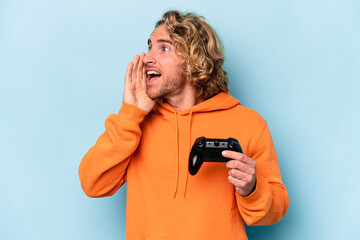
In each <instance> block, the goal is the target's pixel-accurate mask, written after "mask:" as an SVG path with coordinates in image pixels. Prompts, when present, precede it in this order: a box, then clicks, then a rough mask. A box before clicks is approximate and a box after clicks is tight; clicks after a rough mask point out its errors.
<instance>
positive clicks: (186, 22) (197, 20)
mask: <svg viewBox="0 0 360 240" xmlns="http://www.w3.org/2000/svg"><path fill="white" fill-rule="evenodd" d="M161 25H164V26H165V29H166V31H167V32H168V33H169V36H170V38H171V39H172V40H173V41H174V48H175V52H176V53H177V54H178V55H179V56H181V57H182V58H183V60H184V62H183V67H184V70H183V71H184V74H185V75H186V77H187V80H188V81H189V82H190V84H191V85H192V86H194V87H195V91H196V94H197V96H198V97H201V98H204V99H208V98H211V97H213V96H214V95H216V94H218V93H219V92H228V88H229V86H230V82H229V79H228V77H227V73H226V71H224V70H223V64H224V60H225V57H224V47H223V45H222V43H221V41H220V39H219V37H218V35H217V34H216V32H215V30H214V29H213V28H212V27H211V26H210V25H209V24H208V22H207V21H206V19H205V18H204V17H202V16H198V15H196V14H194V13H186V14H183V13H181V12H179V11H175V10H171V11H167V12H165V13H164V15H163V16H162V18H161V19H160V20H159V21H158V22H157V23H156V25H155V28H157V27H159V26H161Z"/></svg>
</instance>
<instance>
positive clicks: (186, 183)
mask: <svg viewBox="0 0 360 240" xmlns="http://www.w3.org/2000/svg"><path fill="white" fill-rule="evenodd" d="M191 117H192V111H190V114H189V156H190V152H191V147H192V146H191ZM188 167H189V166H188ZM188 178H189V171H187V173H186V182H185V188H184V198H186V191H187V186H188Z"/></svg>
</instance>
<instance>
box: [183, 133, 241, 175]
mask: <svg viewBox="0 0 360 240" xmlns="http://www.w3.org/2000/svg"><path fill="white" fill-rule="evenodd" d="M224 150H231V151H236V152H240V153H243V150H242V148H241V146H240V144H239V142H238V141H237V140H236V139H235V138H228V139H215V138H206V137H199V138H197V139H196V140H195V143H194V145H193V147H192V149H191V152H190V157H189V173H190V174H191V175H195V174H196V173H197V172H198V171H199V169H200V167H201V165H202V163H203V162H227V161H229V160H230V159H229V158H226V157H224V156H223V155H222V154H221V153H222V151H224Z"/></svg>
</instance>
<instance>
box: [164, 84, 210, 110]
mask: <svg viewBox="0 0 360 240" xmlns="http://www.w3.org/2000/svg"><path fill="white" fill-rule="evenodd" d="M185 92H186V94H179V95H176V96H169V97H167V98H165V100H166V102H167V103H169V104H170V105H171V106H172V107H173V108H175V109H176V110H178V111H180V112H181V111H183V110H185V109H188V108H191V107H193V106H195V105H197V104H199V103H201V102H203V101H204V99H202V98H200V97H196V93H195V89H194V88H190V89H188V90H187V91H183V93H185Z"/></svg>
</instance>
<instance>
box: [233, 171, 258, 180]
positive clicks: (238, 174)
mask: <svg viewBox="0 0 360 240" xmlns="http://www.w3.org/2000/svg"><path fill="white" fill-rule="evenodd" d="M228 173H229V176H231V177H233V178H236V179H238V180H242V181H244V182H251V181H252V180H253V178H254V175H253V174H254V173H255V172H254V171H253V172H252V173H253V174H250V173H248V172H243V171H239V170H237V169H230V170H229V172H228Z"/></svg>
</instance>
